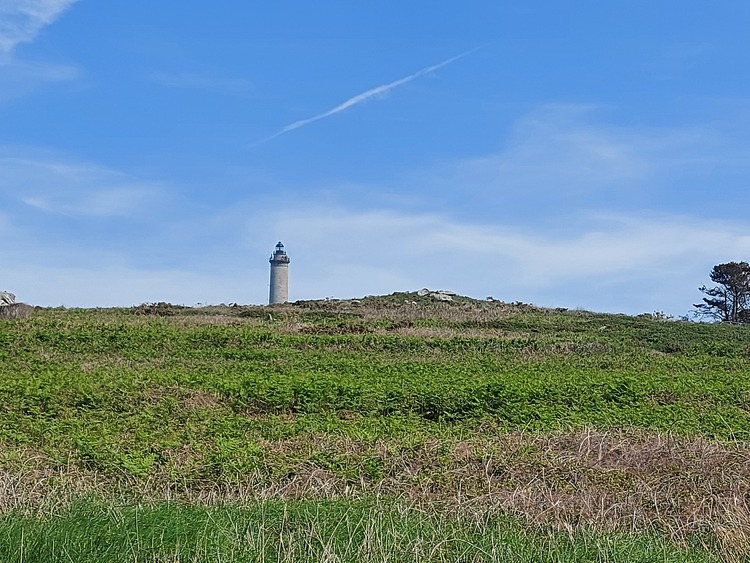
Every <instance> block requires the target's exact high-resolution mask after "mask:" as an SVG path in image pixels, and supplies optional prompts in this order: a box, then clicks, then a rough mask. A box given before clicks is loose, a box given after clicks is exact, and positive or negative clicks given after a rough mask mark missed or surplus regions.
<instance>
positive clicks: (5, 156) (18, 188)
mask: <svg viewBox="0 0 750 563" xmlns="http://www.w3.org/2000/svg"><path fill="white" fill-rule="evenodd" d="M0 176H2V177H3V183H2V185H0V193H2V195H3V197H4V199H5V201H6V203H9V202H12V201H15V202H17V203H18V202H22V203H23V204H25V205H27V206H30V207H32V208H34V209H37V210H40V211H43V212H45V213H55V214H64V215H71V216H80V217H86V216H88V217H107V216H128V215H131V214H133V213H136V212H137V211H138V210H140V209H144V208H147V207H148V206H149V205H150V204H153V203H154V202H156V201H158V200H159V199H160V198H161V197H162V196H163V193H162V189H161V188H160V187H159V186H157V185H154V184H149V183H147V182H143V181H140V180H138V179H136V178H132V177H130V176H128V175H127V174H123V173H121V172H118V171H115V170H111V169H108V168H106V167H102V166H98V165H93V164H89V163H82V162H77V161H72V160H67V159H65V158H63V157H60V156H59V155H49V154H42V153H39V152H34V151H19V150H10V149H0Z"/></svg>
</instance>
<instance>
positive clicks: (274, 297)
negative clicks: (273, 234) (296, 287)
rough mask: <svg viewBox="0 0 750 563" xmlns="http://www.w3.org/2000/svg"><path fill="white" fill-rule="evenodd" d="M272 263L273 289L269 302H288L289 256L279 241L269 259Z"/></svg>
mask: <svg viewBox="0 0 750 563" xmlns="http://www.w3.org/2000/svg"><path fill="white" fill-rule="evenodd" d="M268 261H269V262H270V263H271V290H270V292H269V294H268V304H269V305H273V304H274V303H286V302H287V301H288V300H289V256H287V255H286V251H285V250H284V245H283V244H281V242H279V243H278V244H277V245H276V250H275V251H274V253H273V254H272V255H271V258H269V260H268Z"/></svg>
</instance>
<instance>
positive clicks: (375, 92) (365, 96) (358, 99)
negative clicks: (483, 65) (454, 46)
mask: <svg viewBox="0 0 750 563" xmlns="http://www.w3.org/2000/svg"><path fill="white" fill-rule="evenodd" d="M474 51H476V49H472V50H471V51H466V52H465V53H461V54H460V55H456V56H455V57H451V58H450V59H446V60H444V61H443V62H440V63H438V64H435V65H432V66H428V67H425V68H423V69H422V70H418V71H417V72H415V73H414V74H410V75H409V76H406V77H404V78H399V79H398V80H394V81H393V82H389V83H388V84H383V85H382V86H377V87H375V88H371V89H370V90H367V91H366V92H362V93H361V94H357V95H356V96H354V97H352V98H349V99H348V100H346V101H345V102H344V103H342V104H339V105H337V106H336V107H335V108H333V109H329V110H328V111H326V112H324V113H320V114H318V115H314V116H313V117H308V118H307V119H301V120H300V121H295V122H294V123H290V124H289V125H287V126H285V127H282V128H281V129H279V130H278V131H277V132H276V133H274V134H273V135H271V136H270V137H266V138H265V139H263V140H261V141H259V142H257V143H256V146H257V145H260V144H262V143H265V142H267V141H270V140H271V139H275V138H276V137H279V136H280V135H283V134H284V133H289V131H294V130H295V129H299V128H300V127H304V126H305V125H308V124H310V123H313V122H314V121H318V120H320V119H325V118H326V117H330V116H332V115H335V114H337V113H339V112H342V111H344V110H345V109H349V108H350V107H352V106H356V105H357V104H361V103H362V102H364V101H366V100H369V99H370V98H372V97H374V96H379V95H382V94H385V93H387V92H389V91H390V90H393V89H394V88H397V87H399V86H401V85H403V84H406V83H407V82H411V81H412V80H414V79H415V78H419V77H420V76H424V75H425V74H429V73H430V72H433V71H436V70H437V69H439V68H442V67H444V66H447V65H449V64H451V63H452V62H455V61H457V60H458V59H461V58H463V57H465V56H466V55H468V54H469V53H472V52H474Z"/></svg>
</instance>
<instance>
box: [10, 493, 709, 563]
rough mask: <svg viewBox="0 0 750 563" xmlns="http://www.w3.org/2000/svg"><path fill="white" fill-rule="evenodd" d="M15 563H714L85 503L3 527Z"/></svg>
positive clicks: (429, 517)
mask: <svg viewBox="0 0 750 563" xmlns="http://www.w3.org/2000/svg"><path fill="white" fill-rule="evenodd" d="M0 557H1V558H2V560H3V561H4V562H6V563H15V562H18V563H21V562H28V563H33V562H39V563H54V562H58V561H59V562H68V561H75V562H76V563H86V562H91V563H106V562H110V561H111V562H113V563H115V562H116V563H121V562H123V561H143V562H146V561H149V562H151V561H164V562H167V561H169V562H177V561H181V562H188V561H212V562H221V561H233V562H255V561H269V562H271V561H274V562H277V561H278V562H284V561H289V562H292V561H294V562H297V561H316V562H318V561H320V562H326V561H330V562H333V561H337V562H347V561H351V562H358V563H366V562H379V563H381V562H388V561H392V562H394V563H406V562H411V561H414V562H417V561H419V562H433V561H434V562H437V561H443V562H452V563H453V562H459V561H465V562H479V561H487V562H494V561H509V562H530V563H531V562H542V561H549V562H553V561H554V562H570V563H574V562H585V561H592V562H593V561H612V562H615V561H621V562H623V563H625V562H627V563H636V562H675V563H678V562H679V563H684V562H696V563H697V562H701V563H703V562H706V563H708V562H712V561H718V559H717V558H716V557H713V556H712V555H711V554H710V553H709V552H708V551H706V550H705V549H704V548H703V547H701V546H685V547H682V548H680V547H677V546H676V545H674V544H672V543H671V542H669V541H666V540H664V539H663V538H660V537H658V536H656V535H653V534H652V535H647V534H606V535H605V534H601V533H596V532H592V531H589V530H581V531H578V532H575V533H573V534H565V533H541V532H534V531H530V530H528V529H527V527H526V526H525V525H524V524H523V522H521V521H520V520H517V519H513V518H510V517H507V516H493V517H486V516H483V515H475V516H474V517H473V518H472V517H465V518H463V519H461V518H457V517H455V516H450V515H448V516H445V515H440V514H428V513H424V512H422V511H419V510H415V509H410V508H408V507H404V506H399V505H391V504H373V503H366V502H343V501H304V502H287V503H281V502H278V501H267V502H262V503H258V504H255V505H253V506H249V507H244V508H240V507H227V506H222V507H213V508H205V507H196V506H178V505H168V504H159V505H150V506H124V507H113V506H108V505H106V504H101V503H98V502H79V503H77V504H75V505H74V506H71V507H70V508H69V509H68V510H66V511H65V513H63V514H60V515H58V516H57V517H56V518H54V519H42V518H33V517H22V516H18V515H15V514H10V515H6V516H5V517H4V518H2V519H0Z"/></svg>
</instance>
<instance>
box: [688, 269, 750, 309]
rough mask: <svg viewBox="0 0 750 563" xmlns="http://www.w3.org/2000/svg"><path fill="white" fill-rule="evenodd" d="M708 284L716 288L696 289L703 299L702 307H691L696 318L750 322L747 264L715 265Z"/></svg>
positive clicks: (749, 277)
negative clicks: (693, 308)
mask: <svg viewBox="0 0 750 563" xmlns="http://www.w3.org/2000/svg"><path fill="white" fill-rule="evenodd" d="M711 281H712V282H714V283H715V284H717V285H715V286H713V287H707V286H705V285H704V286H702V287H699V288H698V289H699V290H700V291H702V292H703V293H705V294H706V297H704V298H703V303H697V304H695V305H694V307H695V309H696V311H695V314H696V316H698V317H700V318H703V319H710V320H714V321H722V322H731V323H748V322H750V264H748V263H747V262H727V263H726V264H718V265H716V266H714V267H713V269H712V270H711Z"/></svg>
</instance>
